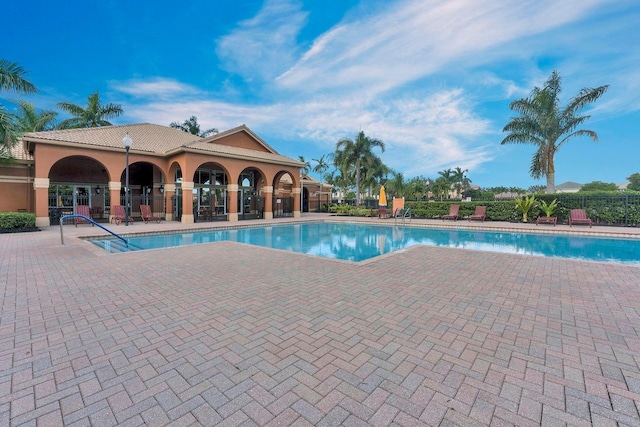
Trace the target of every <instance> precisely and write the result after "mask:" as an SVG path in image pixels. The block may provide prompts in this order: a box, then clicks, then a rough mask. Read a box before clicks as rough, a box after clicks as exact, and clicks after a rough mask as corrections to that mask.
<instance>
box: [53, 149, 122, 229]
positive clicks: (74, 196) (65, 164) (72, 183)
mask: <svg viewBox="0 0 640 427" xmlns="http://www.w3.org/2000/svg"><path fill="white" fill-rule="evenodd" d="M108 182H109V173H108V172H107V170H106V168H105V167H104V166H103V165H102V163H100V162H99V161H97V160H95V159H92V158H90V157H85V156H70V157H65V158H63V159H60V160H59V161H57V162H56V163H55V164H54V165H53V166H52V167H51V170H50V171H49V197H48V208H49V223H50V224H57V223H58V222H59V219H60V217H61V216H63V215H70V214H74V213H76V212H77V207H78V206H80V205H84V206H89V208H90V210H91V216H92V217H93V218H94V220H95V221H97V222H100V221H108V218H109V205H110V194H109V186H108Z"/></svg>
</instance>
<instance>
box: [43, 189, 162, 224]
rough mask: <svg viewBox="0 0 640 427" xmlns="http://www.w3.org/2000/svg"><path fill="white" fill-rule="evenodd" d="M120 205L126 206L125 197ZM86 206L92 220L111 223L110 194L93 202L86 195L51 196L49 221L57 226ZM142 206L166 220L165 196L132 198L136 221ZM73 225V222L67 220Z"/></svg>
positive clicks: (98, 197) (131, 210)
mask: <svg viewBox="0 0 640 427" xmlns="http://www.w3.org/2000/svg"><path fill="white" fill-rule="evenodd" d="M120 204H121V205H122V206H124V205H125V200H124V195H121V196H120ZM79 205H86V206H89V209H90V211H91V218H92V219H93V220H94V221H95V222H98V223H106V222H109V219H110V218H111V216H110V215H111V213H110V206H111V199H110V197H109V195H108V194H105V195H100V196H93V197H92V199H91V200H89V197H88V196H86V195H84V196H83V195H76V196H75V198H74V196H73V195H61V196H58V197H56V196H55V195H52V194H50V195H49V221H50V224H52V225H55V224H58V223H59V222H60V217H62V216H64V215H72V214H75V213H76V212H75V210H76V208H75V206H79ZM140 205H150V206H151V211H152V212H153V214H154V216H158V217H160V218H162V219H166V214H165V199H164V196H150V195H149V196H140V195H137V196H131V197H130V200H129V206H130V211H129V212H130V213H131V216H132V217H133V218H135V219H140V218H141V216H140ZM67 223H73V220H67Z"/></svg>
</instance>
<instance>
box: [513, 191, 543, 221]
mask: <svg viewBox="0 0 640 427" xmlns="http://www.w3.org/2000/svg"><path fill="white" fill-rule="evenodd" d="M515 202H516V209H518V210H519V211H520V212H522V222H527V214H528V213H529V211H530V210H531V209H533V208H534V207H535V206H537V204H538V201H537V200H536V196H535V195H533V194H531V195H529V196H525V197H523V198H521V199H520V198H519V199H516V200H515Z"/></svg>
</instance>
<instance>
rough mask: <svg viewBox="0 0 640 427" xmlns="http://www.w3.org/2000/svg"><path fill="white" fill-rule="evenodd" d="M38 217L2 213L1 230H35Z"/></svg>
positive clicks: (25, 214)
mask: <svg viewBox="0 0 640 427" xmlns="http://www.w3.org/2000/svg"><path fill="white" fill-rule="evenodd" d="M35 226H36V215H35V214H32V213H23V212H0V230H13V229H22V228H35Z"/></svg>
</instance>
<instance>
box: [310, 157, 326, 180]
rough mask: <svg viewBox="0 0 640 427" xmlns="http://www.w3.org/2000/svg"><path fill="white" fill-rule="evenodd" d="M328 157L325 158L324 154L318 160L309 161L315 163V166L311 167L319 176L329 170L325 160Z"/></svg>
mask: <svg viewBox="0 0 640 427" xmlns="http://www.w3.org/2000/svg"><path fill="white" fill-rule="evenodd" d="M325 157H326V158H327V159H328V158H329V157H330V155H327V156H325V155H324V154H323V155H322V156H320V158H319V159H311V161H312V162H316V165H315V166H314V167H313V171H314V172H315V173H317V174H318V175H320V176H323V175H324V173H325V172H326V171H327V169H329V163H327V159H325Z"/></svg>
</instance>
